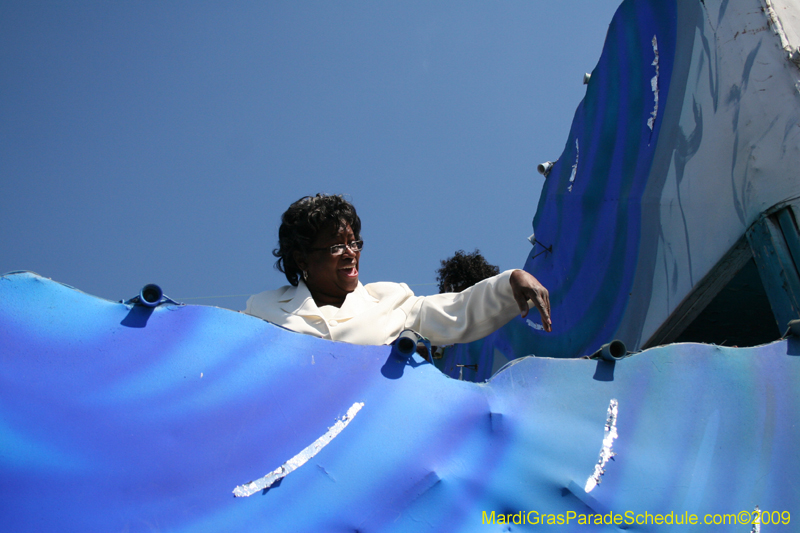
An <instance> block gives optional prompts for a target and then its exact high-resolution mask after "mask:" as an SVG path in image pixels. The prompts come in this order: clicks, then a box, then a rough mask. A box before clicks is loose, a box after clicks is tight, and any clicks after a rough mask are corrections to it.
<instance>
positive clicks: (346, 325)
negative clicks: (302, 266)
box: [245, 270, 519, 345]
mask: <svg viewBox="0 0 800 533" xmlns="http://www.w3.org/2000/svg"><path fill="white" fill-rule="evenodd" d="M511 272H512V271H511V270H508V271H506V272H503V273H502V274H499V275H497V276H494V277H491V278H488V279H485V280H483V281H481V282H480V283H478V284H476V285H474V286H472V287H470V288H468V289H466V290H465V291H463V292H460V293H445V294H436V295H433V296H415V295H414V293H413V292H412V291H411V289H409V288H408V285H406V284H405V283H389V282H379V283H370V284H368V285H362V284H361V283H360V282H359V284H358V287H356V290H354V291H353V292H351V293H350V294H348V295H347V298H345V301H344V304H342V307H340V308H339V309H338V311H336V312H335V314H334V315H333V316H332V317H330V319H328V320H326V319H325V315H324V314H323V313H322V311H320V309H319V308H318V307H317V304H316V303H314V299H313V298H312V297H311V293H310V292H309V290H308V287H307V286H306V285H305V283H303V282H302V281H300V283H299V284H298V286H297V287H293V286H291V285H287V286H284V287H281V288H280V289H277V290H274V291H265V292H262V293H259V294H256V295H254V296H251V297H250V299H249V300H247V308H246V309H245V313H247V314H250V315H253V316H257V317H259V318H263V319H264V320H267V321H269V322H272V323H273V324H277V325H279V326H283V327H285V328H287V329H290V330H292V331H296V332H298V333H305V334H307V335H313V336H315V337H321V338H323V339H330V340H335V341H343V342H349V343H352V344H388V343H390V342H392V341H393V340H394V339H396V338H397V336H398V335H399V334H400V332H402V331H403V330H404V329H413V330H414V331H416V332H418V333H420V334H421V335H423V336H425V337H427V338H428V339H430V340H431V342H432V343H433V344H438V345H445V344H454V343H458V342H470V341H473V340H477V339H480V338H482V337H485V336H486V335H488V334H489V333H492V332H493V331H495V330H496V329H497V328H499V327H501V326H503V325H504V324H506V323H507V322H508V321H509V320H511V319H512V318H513V317H514V315H516V314H517V313H519V307H518V306H517V304H516V302H515V301H514V297H513V295H512V292H511V283H510V277H511Z"/></svg>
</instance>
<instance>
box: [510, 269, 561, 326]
mask: <svg viewBox="0 0 800 533" xmlns="http://www.w3.org/2000/svg"><path fill="white" fill-rule="evenodd" d="M510 281H511V292H512V294H513V295H514V300H515V301H516V302H517V305H518V306H519V311H520V315H522V318H525V317H526V316H528V310H529V308H528V300H530V301H532V302H533V305H534V306H535V307H536V309H538V310H539V314H540V315H541V317H542V325H543V326H544V329H545V331H552V330H553V327H552V325H553V323H552V320H551V318H550V294H549V293H548V292H547V289H545V288H544V286H543V285H542V284H541V283H539V281H538V280H537V279H536V278H535V277H533V276H532V275H531V274H529V273H528V272H525V271H524V270H515V271H514V272H512V274H511V280H510Z"/></svg>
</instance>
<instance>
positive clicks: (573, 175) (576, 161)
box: [567, 139, 580, 192]
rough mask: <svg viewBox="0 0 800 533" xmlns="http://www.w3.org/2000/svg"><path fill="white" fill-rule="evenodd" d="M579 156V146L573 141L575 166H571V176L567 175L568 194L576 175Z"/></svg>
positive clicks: (576, 141)
mask: <svg viewBox="0 0 800 533" xmlns="http://www.w3.org/2000/svg"><path fill="white" fill-rule="evenodd" d="M579 154H580V146H579V145H578V139H575V164H574V165H572V174H570V175H569V187H567V191H568V192H572V183H573V182H574V181H575V175H576V174H577V173H578V155H579Z"/></svg>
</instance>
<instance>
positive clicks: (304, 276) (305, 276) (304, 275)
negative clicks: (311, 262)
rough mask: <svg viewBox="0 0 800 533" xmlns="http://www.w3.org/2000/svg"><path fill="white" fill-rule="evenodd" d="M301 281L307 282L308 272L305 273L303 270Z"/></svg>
mask: <svg viewBox="0 0 800 533" xmlns="http://www.w3.org/2000/svg"><path fill="white" fill-rule="evenodd" d="M303 280H304V281H308V272H306V271H305V270H303Z"/></svg>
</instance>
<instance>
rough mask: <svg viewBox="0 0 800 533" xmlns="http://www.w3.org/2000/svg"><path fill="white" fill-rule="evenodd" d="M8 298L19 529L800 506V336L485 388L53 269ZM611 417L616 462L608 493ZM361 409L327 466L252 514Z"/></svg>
mask: <svg viewBox="0 0 800 533" xmlns="http://www.w3.org/2000/svg"><path fill="white" fill-rule="evenodd" d="M0 302H2V306H0V336H1V337H2V343H0V362H2V364H0V495H1V496H2V497H1V498H0V515H2V517H3V519H2V522H3V529H4V530H6V531H32V530H39V529H43V528H44V529H49V528H58V529H64V530H68V531H170V532H179V531H186V532H188V531H192V532H197V531H232V530H251V531H309V532H312V531H314V532H316V531H326V532H327V531H361V532H368V531H421V530H431V531H452V532H455V531H487V530H492V531H494V530H497V529H491V528H490V529H487V526H486V525H485V524H484V521H485V519H484V515H483V513H484V512H486V516H487V517H490V516H491V513H492V512H495V520H496V519H497V516H499V515H500V514H504V513H505V514H514V513H519V512H523V513H528V512H529V511H537V512H539V513H562V514H565V513H567V512H570V511H572V512H574V513H576V515H578V514H590V513H607V512H615V513H625V512H626V511H630V512H635V513H639V512H645V511H647V512H649V513H662V514H666V513H669V512H674V513H676V514H678V513H684V512H688V513H696V514H698V515H699V516H701V517H702V515H703V514H704V513H722V512H726V513H734V512H739V511H740V510H743V509H745V510H753V509H754V506H755V505H759V506H760V508H761V509H763V510H770V511H785V510H790V511H791V510H794V509H795V508H796V505H797V499H796V496H795V488H794V486H795V484H796V481H795V480H796V479H797V478H798V476H799V475H800V460H798V459H797V454H796V453H795V447H796V443H797V442H798V439H800V425H798V424H796V421H797V420H798V408H799V407H800V392H798V389H797V387H796V383H798V379H799V378H800V358H798V357H797V356H798V355H800V341H798V340H797V339H795V338H790V339H788V340H784V341H780V342H776V343H773V344H770V345H767V346H762V347H758V348H749V349H733V348H721V347H715V346H708V345H699V344H683V345H672V346H666V347H662V348H656V349H652V350H648V351H646V352H644V353H641V354H638V355H636V356H633V357H630V358H627V359H623V360H621V361H618V362H617V363H616V364H611V363H605V362H597V361H593V360H588V359H544V358H525V359H521V360H518V361H515V362H512V363H511V364H510V365H508V366H507V367H506V368H505V369H504V370H502V371H501V372H500V373H499V374H497V375H496V376H495V377H494V378H492V379H491V381H489V382H488V383H485V384H476V383H467V382H462V381H458V380H453V379H450V378H448V377H446V376H444V375H443V374H441V373H440V372H439V371H437V370H436V369H435V368H434V367H433V366H432V365H430V364H427V363H424V362H422V361H421V360H420V359H417V358H416V356H415V358H414V359H412V360H411V361H409V362H406V363H403V362H401V361H400V360H398V359H396V358H394V356H393V355H392V354H391V348H390V347H388V346H355V345H349V344H345V343H337V342H330V341H325V340H321V339H316V338H313V337H308V336H303V335H299V334H296V333H292V332H290V331H287V330H284V329H281V328H279V327H276V326H273V325H271V324H269V323H266V322H264V321H261V320H259V319H256V318H254V317H250V316H247V315H243V314H240V313H236V312H232V311H228V310H223V309H218V308H212V307H202V306H174V305H161V306H159V307H157V308H155V309H146V308H143V307H139V306H130V305H125V304H121V303H112V302H108V301H105V300H101V299H98V298H95V297H92V296H89V295H86V294H84V293H81V292H79V291H77V290H75V289H72V288H70V287H66V286H64V285H61V284H58V283H55V282H52V281H50V280H47V279H44V278H41V277H39V276H36V275H34V274H30V273H17V274H13V275H7V276H4V277H2V278H0ZM611 400H616V401H617V402H618V415H617V418H616V424H615V427H616V430H617V432H618V438H617V439H616V440H615V441H614V442H613V451H614V453H616V457H615V461H610V462H609V463H608V464H607V465H606V466H605V475H604V476H602V478H601V481H602V483H601V484H600V485H599V486H597V487H596V488H595V489H594V490H593V491H591V492H589V493H587V492H585V490H584V488H585V487H586V483H587V480H588V479H589V477H590V476H592V475H593V472H594V470H595V466H596V465H597V463H598V458H599V453H600V450H601V448H602V446H603V438H604V426H605V424H606V423H607V419H608V409H609V405H610V402H611ZM360 403H363V407H362V408H361V410H360V411H359V412H358V414H357V415H355V416H353V417H352V420H350V423H349V425H347V426H346V427H345V428H344V429H342V430H341V432H340V433H338V435H336V436H335V437H334V438H333V439H332V440H331V441H330V443H329V444H328V445H327V446H325V447H324V448H322V449H321V450H320V451H319V453H317V454H316V455H315V456H313V457H312V458H311V459H310V460H309V461H308V462H307V463H305V464H303V465H302V466H300V467H299V468H297V469H296V470H294V471H293V472H291V473H289V474H288V475H286V476H285V477H284V478H283V479H282V480H281V481H280V482H278V483H277V484H276V485H273V486H272V487H271V488H269V489H268V490H266V491H260V492H257V493H256V494H254V495H252V496H250V497H248V498H234V497H233V496H232V491H233V490H234V488H235V487H237V486H240V485H242V484H246V483H248V482H250V481H251V480H255V479H258V478H260V477H262V476H265V475H266V474H268V473H269V472H272V471H273V470H275V469H278V468H279V467H280V466H281V465H283V464H285V463H286V462H287V461H288V460H289V459H291V458H293V457H295V456H296V455H298V453H299V452H301V451H302V450H304V449H305V448H307V447H308V446H309V445H310V444H312V443H313V442H314V441H315V440H316V439H318V438H320V436H322V435H325V434H326V432H329V431H330V430H329V428H331V427H332V426H334V424H335V423H336V421H337V420H341V418H342V417H343V415H344V414H345V413H346V412H347V410H348V409H349V408H351V406H353V405H355V404H360ZM532 516H535V515H532ZM701 519H702V518H701ZM574 520H577V518H576V519H574ZM573 523H574V522H573ZM495 527H499V526H495ZM531 527H533V526H531ZM576 528H577V526H576ZM578 529H581V528H578ZM590 529H591V528H590ZM596 529H601V528H600V527H598V528H596ZM645 529H646V528H645ZM573 530H574V529H573Z"/></svg>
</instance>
